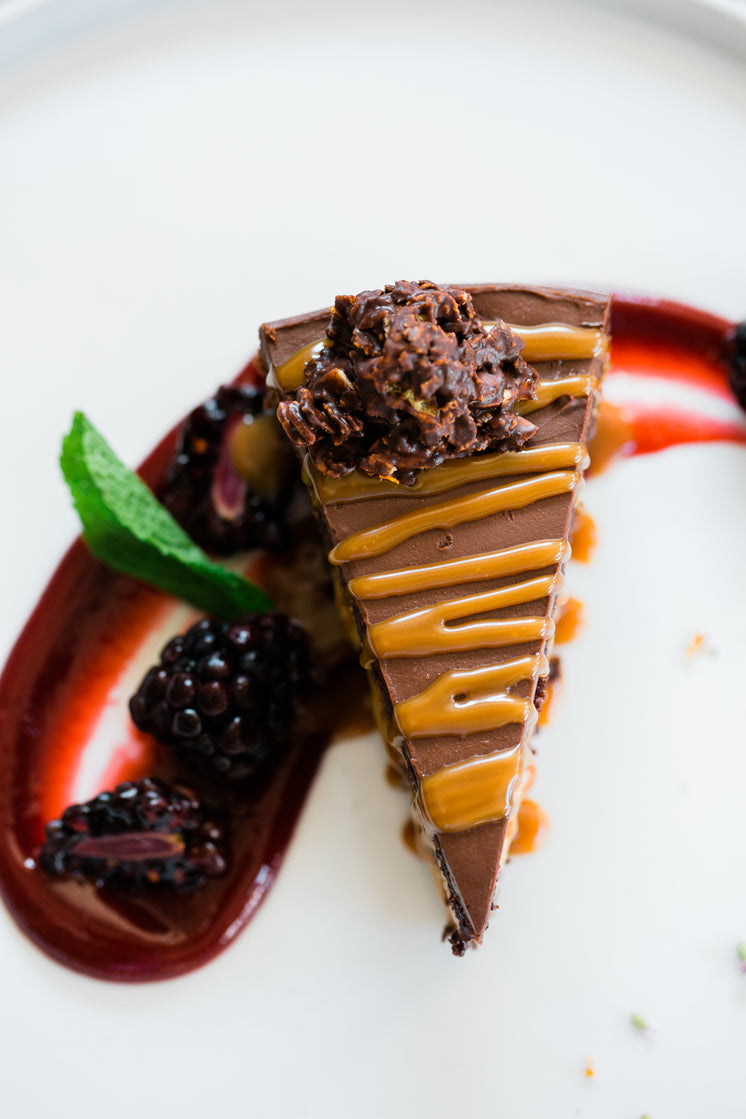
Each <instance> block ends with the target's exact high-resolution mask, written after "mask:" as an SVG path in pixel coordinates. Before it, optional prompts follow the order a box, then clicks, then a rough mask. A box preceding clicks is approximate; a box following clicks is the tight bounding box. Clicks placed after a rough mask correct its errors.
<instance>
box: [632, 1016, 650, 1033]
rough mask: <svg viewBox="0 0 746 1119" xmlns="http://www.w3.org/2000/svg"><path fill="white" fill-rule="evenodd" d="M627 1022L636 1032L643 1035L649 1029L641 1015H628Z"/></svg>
mask: <svg viewBox="0 0 746 1119" xmlns="http://www.w3.org/2000/svg"><path fill="white" fill-rule="evenodd" d="M629 1020H630V1022H631V1023H632V1025H633V1026H634V1028H635V1029H636V1030H639V1031H640V1032H641V1033H645V1032H646V1030H648V1029H649V1028H650V1027H649V1026H648V1023H647V1019H645V1018H643V1016H642V1014H630V1016H629Z"/></svg>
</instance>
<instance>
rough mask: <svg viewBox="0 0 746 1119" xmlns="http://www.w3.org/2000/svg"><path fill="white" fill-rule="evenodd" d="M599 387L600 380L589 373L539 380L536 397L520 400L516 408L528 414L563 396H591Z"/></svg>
mask: <svg viewBox="0 0 746 1119" xmlns="http://www.w3.org/2000/svg"><path fill="white" fill-rule="evenodd" d="M597 388H598V381H597V380H596V378H595V377H592V376H591V375H590V374H589V373H585V374H583V373H578V374H577V375H575V376H573V377H558V378H557V380H556V381H537V382H536V397H535V398H534V399H533V400H518V401H517V402H516V406H515V410H516V412H517V413H518V415H519V416H527V415H529V413H531V412H538V410H539V408H546V406H547V405H548V404H554V402H555V400H559V398H560V397H561V396H572V397H578V396H590V395H591V393H592V392H594V391H595V390H596V389H597Z"/></svg>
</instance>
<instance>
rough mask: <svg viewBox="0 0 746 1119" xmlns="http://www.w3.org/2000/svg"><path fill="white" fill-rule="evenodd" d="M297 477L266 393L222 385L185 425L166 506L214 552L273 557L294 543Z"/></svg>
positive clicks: (169, 480)
mask: <svg viewBox="0 0 746 1119" xmlns="http://www.w3.org/2000/svg"><path fill="white" fill-rule="evenodd" d="M296 476H297V469H296V465H295V460H294V457H293V454H292V451H291V450H290V448H289V447H288V445H287V441H286V440H285V438H284V437H283V434H282V430H281V428H280V425H279V424H278V422H277V418H276V416H275V414H274V411H268V410H267V407H266V391H265V390H264V388H263V387H259V386H257V385H223V386H222V387H221V388H219V389H218V391H217V392H216V393H215V395H214V396H211V397H210V398H209V400H206V401H205V402H204V403H203V404H200V406H199V407H198V408H195V409H194V410H193V411H192V412H190V414H189V415H188V416H187V418H186V420H185V421H184V423H183V424H182V425H181V428H180V429H179V436H178V442H177V446H176V453H175V455H174V457H173V459H172V462H171V466H170V467H169V471H168V475H167V478H166V485H165V487H164V490H163V493H162V495H161V500H162V501H163V504H164V505H165V506H166V508H167V509H168V510H169V512H170V513H171V514H172V515H173V516H174V518H175V519H176V520H177V521H178V522H179V524H180V525H181V526H182V528H184V529H185V530H186V531H187V532H188V533H189V535H190V536H191V538H192V539H193V540H194V541H195V543H197V544H199V545H200V546H201V547H203V548H205V549H206V550H207V551H208V552H215V553H218V554H220V555H230V554H231V553H233V552H236V551H240V550H242V549H248V548H267V549H268V550H270V551H272V552H275V551H280V550H281V549H283V548H286V547H287V546H288V544H289V543H290V530H289V526H288V512H289V505H290V498H291V496H292V491H293V486H294V484H295V480H296Z"/></svg>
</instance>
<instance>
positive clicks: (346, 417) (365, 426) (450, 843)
mask: <svg viewBox="0 0 746 1119" xmlns="http://www.w3.org/2000/svg"><path fill="white" fill-rule="evenodd" d="M608 310H609V308H608V300H607V298H606V297H604V296H600V295H596V294H593V293H589V292H581V291H572V290H548V289H543V288H521V287H509V286H505V285H494V284H485V285H479V286H467V287H465V288H439V287H436V286H435V285H432V284H425V283H423V284H408V283H399V284H395V285H392V286H391V287H389V288H386V289H385V290H384V291H381V292H363V293H362V294H361V295H360V296H357V297H354V298H353V297H339V298H338V299H337V301H336V303H335V306H334V308H332V312H331V316H330V312H329V311H328V310H327V311H321V312H318V313H313V314H308V315H301V316H298V317H297V318H291V319H285V320H282V321H278V322H272V323H267V324H265V325H264V326H263V327H262V328H261V332H260V337H261V345H262V352H263V355H264V358H265V360H266V362H267V364H268V367H269V376H270V383H271V384H272V385H273V386H274V388H275V389H276V390H277V392H278V394H279V397H280V404H279V407H278V415H279V417H280V420H281V422H282V423H283V426H284V428H285V430H286V432H287V433H288V435H289V436H290V438H291V439H292V441H293V442H294V444H295V446H296V448H297V449H298V450H299V453H301V454H302V456H303V458H304V473H305V477H306V481H307V483H308V485H309V488H310V490H311V493H312V496H313V497H314V499H315V502H316V505H317V509H318V513H319V517H320V520H321V522H322V525H323V527H324V530H325V532H326V534H327V537H328V541H329V545H330V553H329V560H330V563H331V564H332V566H333V570H334V572H335V573H336V576H337V586H338V601H339V605H340V608H341V609H342V611H343V613H345V614H346V615H348V616H349V618H350V619H351V620H352V621H354V631H355V632H356V633H357V635H358V636H359V639H360V643H361V648H362V654H361V660H362V663H363V664H364V665H365V667H366V668H368V670H369V672H370V675H371V682H372V687H373V693H374V701H375V702H376V707H377V710H378V713H379V725H380V727H381V729H382V731H383V733H384V736H385V738H386V741H387V744H388V746H389V748H390V751H391V752H392V754H393V755H394V756H395V757H396V758H397V759H398V761H399V763H400V765H401V767H402V768H403V770H404V771H405V772H406V774H407V776H408V779H409V781H410V783H411V787H412V793H413V811H414V814H415V817H416V819H417V821H418V822H419V824H420V825H421V827H422V830H423V834H424V836H425V838H426V841H427V843H428V845H429V847H430V849H431V850H432V853H433V856H434V859H435V863H436V865H437V867H438V869H439V871H440V875H441V877H442V881H443V885H444V889H445V896H446V900H447V903H448V906H449V908H450V910H451V914H452V925H451V926H450V928H449V930H448V931H449V936H450V940H451V944H452V947H453V950H454V951H455V952H456V953H457V954H461V953H463V951H464V949H465V948H466V947H467V946H469V945H472V944H476V943H480V942H481V939H482V935H483V933H484V930H485V928H486V927H487V923H488V920H489V916H490V912H491V909H492V908H493V897H494V893H495V885H496V882H497V877H498V874H499V871H500V868H501V866H502V864H503V862H504V860H505V858H506V856H507V854H508V851H509V846H510V840H511V838H512V836H513V835H514V833H515V828H516V814H517V809H518V805H519V803H520V799H521V796H522V793H523V789H524V787H525V785H526V782H527V768H528V766H529V765H530V764H531V761H532V757H533V755H532V752H531V749H530V739H531V736H532V733H533V731H534V728H535V725H536V719H537V710H538V707H539V706H540V704H541V698H542V696H543V694H544V688H545V685H546V679H547V676H548V672H549V660H548V658H549V654H550V651H551V646H552V641H553V633H554V623H553V620H552V619H553V613H554V610H555V606H556V603H557V597H558V592H559V590H560V584H561V579H562V574H563V568H564V563H565V561H566V559H567V557H568V555H569V544H568V536H569V532H570V529H571V525H572V519H573V512H574V508H575V504H576V501H577V496H578V490H579V487H580V485H581V482H582V472H583V469H584V467H585V466H586V465H587V451H586V443H587V439H588V435H589V430H590V427H591V424H592V421H593V415H594V409H595V406H596V403H597V399H598V387H599V383H600V380H601V377H602V374H603V368H604V362H605V358H606V354H607V351H608V339H607V334H606V328H607V322H608Z"/></svg>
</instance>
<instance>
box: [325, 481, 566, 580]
mask: <svg viewBox="0 0 746 1119" xmlns="http://www.w3.org/2000/svg"><path fill="white" fill-rule="evenodd" d="M471 461H472V462H474V461H475V460H474V459H472V460H471ZM579 481H580V474H579V472H578V471H577V470H572V471H571V470H561V471H553V472H550V473H548V474H538V475H535V476H534V477H532V478H526V479H525V480H524V481H521V482H512V483H510V484H509V485H506V486H498V487H496V488H495V489H490V490H484V491H483V492H481V493H475V494H470V495H468V496H467V497H460V498H452V499H451V500H449V501H441V502H439V503H438V504H437V505H431V506H430V507H429V508H426V509H415V510H413V511H412V512H411V513H404V514H403V515H402V516H401V517H395V518H394V519H393V520H391V521H387V522H385V523H384V524H381V525H376V526H375V527H374V528H369V529H363V530H362V531H361V532H353V533H352V534H351V535H350V536H348V537H346V539H344V540H342V541H340V542H339V544H336V545H335V546H334V547H333V548H332V550H331V552H330V553H329V562H330V563H333V564H337V565H339V564H343V563H352V562H354V561H355V560H360V559H370V558H372V557H374V556H381V555H384V554H385V553H386V552H390V551H391V549H392V548H396V547H397V546H398V545H399V544H403V543H404V542H405V541H406V540H410V539H411V538H412V537H413V536H418V535H419V534H420V533H423V532H429V531H430V530H432V529H443V530H447V529H450V528H454V527H455V525H460V524H466V523H467V522H469V521H480V520H483V519H484V518H485V517H489V516H492V515H493V514H495V513H502V512H506V511H508V510H512V509H523V508H524V507H525V506H526V505H533V503H534V502H535V501H542V500H543V499H544V498H547V497H557V496H558V495H560V494H563V493H572V492H573V491H574V490H575V489H576V487H577V485H578V482H579Z"/></svg>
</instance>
